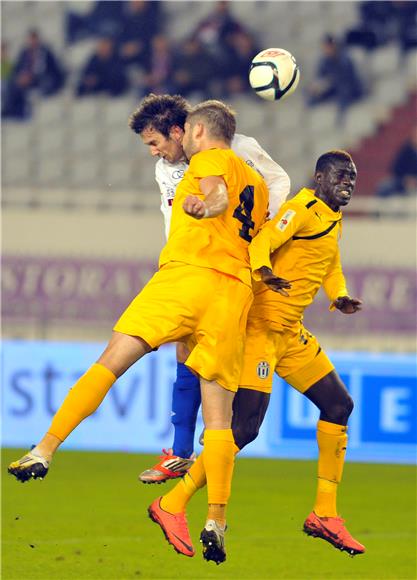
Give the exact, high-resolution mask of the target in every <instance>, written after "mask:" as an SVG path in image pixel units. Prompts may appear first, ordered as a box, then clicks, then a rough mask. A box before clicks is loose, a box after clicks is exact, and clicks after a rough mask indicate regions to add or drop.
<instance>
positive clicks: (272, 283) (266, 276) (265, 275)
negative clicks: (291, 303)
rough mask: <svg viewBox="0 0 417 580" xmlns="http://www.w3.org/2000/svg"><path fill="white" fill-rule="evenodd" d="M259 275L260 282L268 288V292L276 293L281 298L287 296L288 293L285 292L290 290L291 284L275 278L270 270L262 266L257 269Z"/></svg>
mask: <svg viewBox="0 0 417 580" xmlns="http://www.w3.org/2000/svg"><path fill="white" fill-rule="evenodd" d="M259 273H260V275H261V279H262V282H263V283H264V284H266V285H267V286H268V288H269V289H270V290H273V291H274V292H278V294H281V295H282V296H289V294H288V292H287V291H286V290H285V289H287V290H289V289H290V288H291V283H290V282H288V280H285V279H284V278H279V277H278V276H275V274H274V273H273V271H272V270H271V268H268V267H267V266H262V268H259Z"/></svg>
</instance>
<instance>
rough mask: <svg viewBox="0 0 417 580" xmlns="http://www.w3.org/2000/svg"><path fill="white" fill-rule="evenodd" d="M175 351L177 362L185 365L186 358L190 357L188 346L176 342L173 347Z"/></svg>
mask: <svg viewBox="0 0 417 580" xmlns="http://www.w3.org/2000/svg"><path fill="white" fill-rule="evenodd" d="M175 350H176V357H177V362H179V363H185V361H186V360H187V358H188V357H189V356H190V349H189V348H188V346H187V345H186V344H185V343H184V342H177V344H176V345H175Z"/></svg>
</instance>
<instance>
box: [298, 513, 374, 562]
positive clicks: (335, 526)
mask: <svg viewBox="0 0 417 580" xmlns="http://www.w3.org/2000/svg"><path fill="white" fill-rule="evenodd" d="M304 532H305V533H306V534H307V535H308V536H313V537H314V538H322V539H323V540H326V542H329V543H330V544H332V545H333V546H334V547H335V548H338V549H339V550H341V551H342V552H347V553H348V554H349V555H350V556H356V554H363V553H364V552H365V546H362V544H360V543H359V542H357V541H356V540H355V539H354V538H352V536H351V535H350V534H349V532H348V531H347V529H346V528H345V520H342V518H339V517H337V518H324V517H323V518H320V517H319V516H317V515H316V514H315V513H314V512H311V514H310V515H309V516H308V518H307V519H306V521H305V522H304Z"/></svg>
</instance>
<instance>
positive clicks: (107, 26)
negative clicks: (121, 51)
mask: <svg viewBox="0 0 417 580" xmlns="http://www.w3.org/2000/svg"><path fill="white" fill-rule="evenodd" d="M91 4H92V8H91V10H89V12H87V13H86V14H82V13H78V12H68V13H67V15H66V22H65V34H66V41H67V43H68V44H71V43H73V42H77V41H78V40H84V39H86V38H91V37H97V36H99V37H100V36H113V37H114V36H116V35H117V34H119V33H120V29H121V20H122V9H123V4H124V3H123V2H120V0H118V1H116V2H112V1H108V0H106V1H103V2H92V3H91Z"/></svg>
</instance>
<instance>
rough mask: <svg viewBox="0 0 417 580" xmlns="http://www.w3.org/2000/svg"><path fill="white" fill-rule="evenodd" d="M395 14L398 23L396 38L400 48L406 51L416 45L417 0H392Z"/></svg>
mask: <svg viewBox="0 0 417 580" xmlns="http://www.w3.org/2000/svg"><path fill="white" fill-rule="evenodd" d="M394 8H395V16H396V20H397V23H398V39H399V42H400V47H401V50H402V52H403V54H404V53H406V52H407V51H408V50H413V49H415V48H416V47H417V2H414V1H413V2H409V1H408V2H405V1H404V0H397V1H396V2H394Z"/></svg>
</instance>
